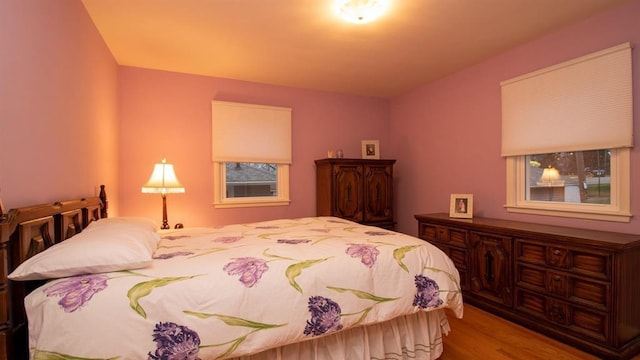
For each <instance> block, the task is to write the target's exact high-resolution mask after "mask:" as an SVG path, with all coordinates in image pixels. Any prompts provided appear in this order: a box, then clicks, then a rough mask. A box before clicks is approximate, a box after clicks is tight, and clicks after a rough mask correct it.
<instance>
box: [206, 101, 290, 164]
mask: <svg viewBox="0 0 640 360" xmlns="http://www.w3.org/2000/svg"><path fill="white" fill-rule="evenodd" d="M212 125H213V126H212V132H213V133H212V141H213V147H212V152H213V161H215V162H264V163H276V164H291V109H290V108H285V107H276V106H263V105H252V104H242V103H233V102H226V101H213V102H212Z"/></svg>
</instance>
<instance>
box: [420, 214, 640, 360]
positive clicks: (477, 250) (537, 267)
mask: <svg viewBox="0 0 640 360" xmlns="http://www.w3.org/2000/svg"><path fill="white" fill-rule="evenodd" d="M415 218H416V219H417V220H418V227H419V237H420V238H421V239H423V240H426V241H428V242H430V243H432V244H434V245H436V246H437V247H438V248H440V249H442V250H443V251H444V252H445V253H446V254H447V255H449V257H450V258H451V259H452V260H453V262H454V263H455V265H456V267H457V268H458V270H459V272H460V277H461V287H462V291H463V297H464V301H465V302H468V303H469V304H472V305H475V306H477V307H479V308H482V309H484V310H487V311H489V312H492V313H494V314H497V315H499V316H502V317H504V318H506V319H509V320H511V321H514V322H517V323H519V324H521V325H524V326H526V327H528V328H530V329H533V330H535V331H538V332H540V333H543V334H545V335H547V336H550V337H552V338H555V339H558V340H560V341H563V342H565V343H568V344H571V345H573V346H575V347H578V348H580V349H583V350H585V351H587V352H589V353H592V354H594V355H596V356H598V357H601V358H604V359H629V358H631V357H632V356H633V355H635V354H638V353H640V235H632V234H623V233H613V232H605V231H592V230H585V229H576V228H568V227H560V226H550V225H541V224H532V223H525V222H516V221H507V220H498V219H488V218H477V217H476V218H474V219H453V218H450V217H449V215H448V214H444V213H440V214H420V215H415Z"/></svg>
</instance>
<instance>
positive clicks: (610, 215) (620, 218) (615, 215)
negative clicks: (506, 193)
mask: <svg viewBox="0 0 640 360" xmlns="http://www.w3.org/2000/svg"><path fill="white" fill-rule="evenodd" d="M505 208H506V209H507V211H508V212H513V213H521V214H532V215H546V216H559V217H569V218H576V219H588V220H602V221H614V222H629V221H630V220H631V216H632V215H631V214H629V213H622V212H602V211H585V210H572V209H549V208H548V205H547V206H546V207H545V208H544V209H543V208H540V207H537V206H535V205H517V206H516V205H512V206H510V205H505Z"/></svg>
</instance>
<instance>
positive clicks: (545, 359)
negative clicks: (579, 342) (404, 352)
mask: <svg viewBox="0 0 640 360" xmlns="http://www.w3.org/2000/svg"><path fill="white" fill-rule="evenodd" d="M448 315H449V316H448V318H449V324H450V325H451V331H450V332H449V335H447V336H445V338H444V353H443V354H442V356H441V357H440V360H462V359H464V360H475V359H477V360H486V359H491V360H501V359H510V360H513V359H523V360H524V359H526V360H549V359H553V360H578V359H579V360H592V359H593V360H596V359H598V358H597V357H594V356H593V355H589V354H587V353H585V352H582V351H580V350H578V349H575V348H573V347H571V346H569V345H566V344H563V343H561V342H558V341H555V340H553V339H551V338H548V337H546V336H543V335H541V334H539V333H537V332H534V331H531V330H529V329H527V328H525V327H522V326H520V325H517V324H514V323H512V322H509V321H506V320H504V319H502V318H500V317H497V316H495V315H492V314H489V313H487V312H485V311H482V310H480V309H478V308H475V307H472V306H470V305H467V304H465V305H464V318H463V319H456V318H455V316H453V314H452V313H450V312H449V313H448ZM633 360H640V356H636V357H634V358H633Z"/></svg>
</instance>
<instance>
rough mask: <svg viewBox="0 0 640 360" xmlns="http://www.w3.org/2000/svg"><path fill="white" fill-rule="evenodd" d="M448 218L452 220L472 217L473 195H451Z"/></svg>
mask: <svg viewBox="0 0 640 360" xmlns="http://www.w3.org/2000/svg"><path fill="white" fill-rule="evenodd" d="M449 216H450V217H452V218H467V219H471V218H472V217H473V195H472V194H451V205H450V207H449Z"/></svg>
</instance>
